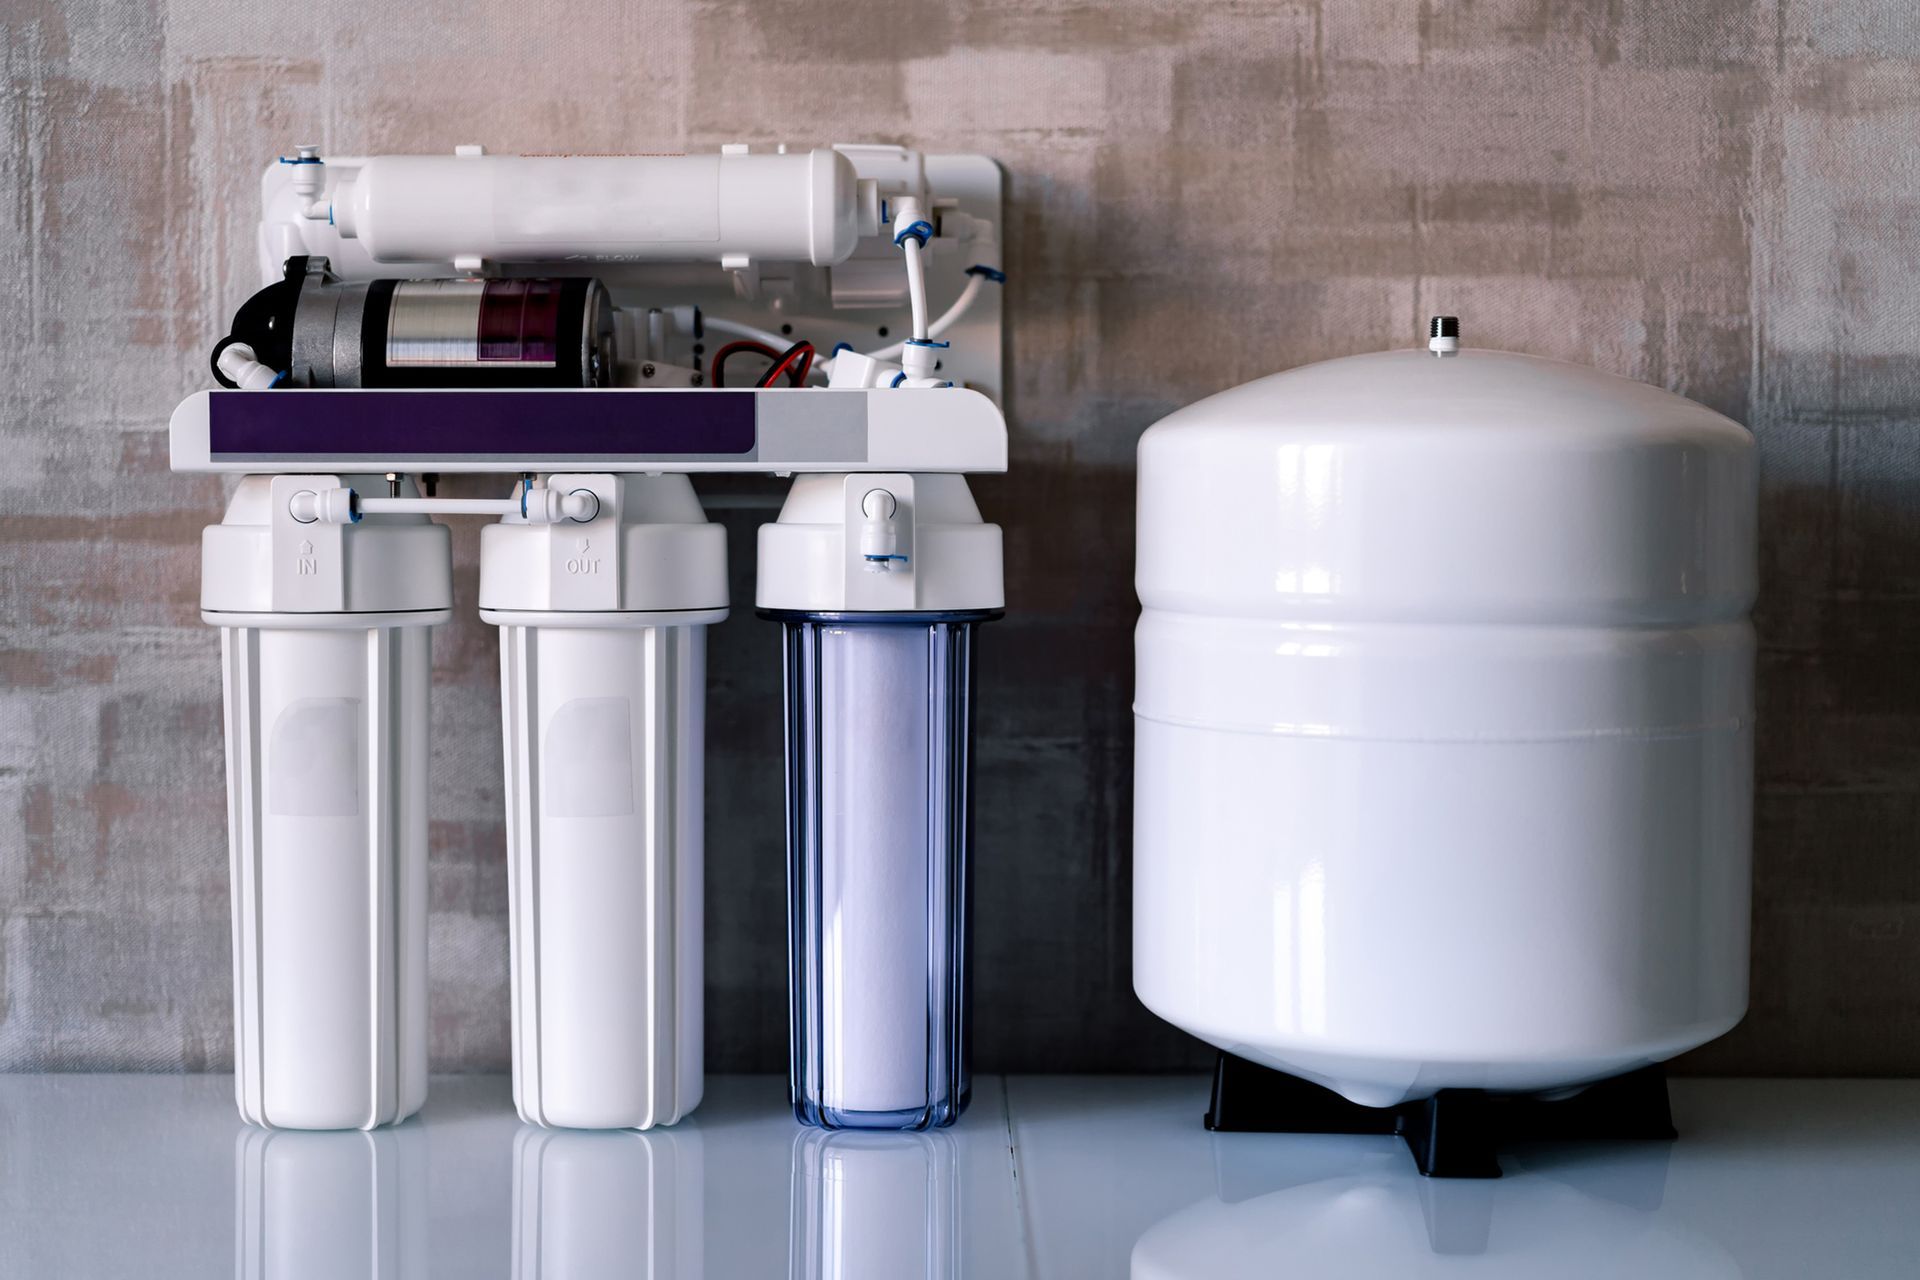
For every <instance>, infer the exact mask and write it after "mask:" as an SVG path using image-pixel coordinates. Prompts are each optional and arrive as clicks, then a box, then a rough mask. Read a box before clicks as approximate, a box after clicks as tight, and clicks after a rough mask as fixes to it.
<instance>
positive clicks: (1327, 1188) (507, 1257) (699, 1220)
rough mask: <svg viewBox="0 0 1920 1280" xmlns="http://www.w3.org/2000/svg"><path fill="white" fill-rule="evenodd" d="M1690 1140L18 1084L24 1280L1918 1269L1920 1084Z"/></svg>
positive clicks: (736, 1091)
mask: <svg viewBox="0 0 1920 1280" xmlns="http://www.w3.org/2000/svg"><path fill="white" fill-rule="evenodd" d="M1673 1098H1674V1118H1675V1122H1676V1123H1677V1125H1678V1126H1679V1128H1680V1131H1681V1138H1680V1141H1679V1142H1677V1143H1673V1144H1667V1143H1657V1142H1656V1143H1614V1144H1606V1145H1600V1144H1590V1145H1582V1146H1578V1147H1573V1146H1563V1147H1557V1148H1531V1149H1527V1148H1516V1149H1512V1150H1509V1151H1508V1152H1506V1153H1505V1154H1504V1155H1503V1164H1504V1165H1505V1167H1506V1170H1507V1176H1506V1177H1505V1178H1502V1179H1500V1180H1498V1181H1494V1182H1484V1183H1470V1182H1434V1181H1427V1180H1423V1179H1421V1178H1420V1177H1419V1176H1418V1175H1417V1174H1415V1173H1414V1171H1413V1166H1412V1164H1411V1162H1410V1161H1409V1159H1408V1157H1407V1154H1406V1151H1405V1149H1404V1147H1402V1145H1401V1144H1400V1143H1399V1141H1398V1140H1397V1139H1392V1138H1348V1137H1297V1136H1281V1135H1264V1134H1262V1135H1252V1134H1239V1135H1222V1136H1215V1135H1212V1134H1209V1133H1207V1132H1206V1131H1205V1130H1204V1129H1202V1128H1201V1125H1200V1115H1201V1112H1202V1111H1203V1110H1204V1109H1205V1107H1206V1102H1207V1085H1206V1082H1205V1081H1204V1080H1203V1079H1200V1078H1197V1077H1185V1078H1150V1079H1142V1078H1127V1077H1108V1078H1088V1077H1067V1076H1037V1077H1013V1078H1011V1079H1008V1080H1002V1079H1000V1078H998V1077H983V1078H981V1079H979V1080H977V1081H976V1084H975V1094H974V1102H973V1106H972V1109H971V1110H969V1112H968V1113H967V1115H966V1116H965V1117H964V1118H963V1119H962V1120H961V1121H960V1123H959V1125H957V1126H956V1127H955V1128H953V1129H950V1130H946V1131H943V1132H938V1133H933V1134H920V1135H912V1134H896V1135H859V1134H838V1135H830V1134H822V1133H817V1132H812V1131H802V1130H801V1129H800V1128H798V1127H797V1126H796V1125H795V1124H794V1123H793V1120H792V1118H791V1116H790V1114H789V1112H788V1110H787V1107H786V1087H785V1081H784V1080H782V1079H778V1078H772V1077H764V1078H762V1077H751V1078H720V1079H713V1080H709V1081H708V1084H707V1099H706V1101H705V1103H703V1104H702V1106H701V1108H700V1109H699V1111H697V1112H696V1113H695V1114H694V1115H693V1117H692V1118H691V1119H690V1120H688V1121H686V1122H684V1123H682V1124H681V1125H679V1126H678V1127H676V1128H674V1129H672V1130H657V1131H655V1132H653V1133H648V1134H634V1133H620V1134H598V1133H579V1132H568V1131H556V1132H547V1131H541V1130H537V1129H530V1128H526V1127H523V1126H522V1125H521V1124H520V1123H519V1122H518V1121H517V1120H516V1119H515V1118H514V1115H513V1109H512V1104H511V1102H510V1100H509V1094H508V1089H507V1083H506V1081H505V1080H504V1079H501V1078H498V1077H472V1076H468V1077H443V1078H437V1079H435V1080H434V1082H433V1088H432V1093H431V1095H430V1097H429V1098H428V1101H427V1107H426V1110H425V1111H424V1112H423V1113H422V1115H421V1116H420V1117H419V1118H418V1119H416V1120H414V1121H412V1122H410V1123H408V1124H406V1125H403V1126H401V1127H400V1128H398V1129H391V1130H385V1131H382V1132H379V1133H375V1134H360V1133H320V1134H313V1133H269V1132H267V1131H264V1130H259V1129H251V1128H249V1127H247V1126H246V1125H244V1124H242V1123H241V1121H240V1120H239V1118H238V1116H237V1114H236V1113H235V1111H234V1108H233V1100H232V1081H231V1079H230V1078H228V1077H225V1076H184V1077H182V1076H0V1276H8V1277H11V1276H33V1277H41V1276H47V1277H95V1276H101V1277H105V1276H121V1275H126V1276H142V1277H154V1278H162V1277H175V1276H193V1277H196V1278H204V1277H208V1276H224V1275H228V1274H232V1275H233V1276H235V1277H273V1278H274V1280H291V1278H293V1277H309V1276H311V1277H320V1276H327V1277H359V1276H367V1277H383V1278H384V1277H391V1276H414V1275H420V1276H459V1277H485V1276H509V1275H511V1276H515V1277H535V1276H540V1277H553V1276H567V1277H575V1276H602V1275H621V1276H636V1277H655V1278H658V1277H668V1276H672V1277H679V1278H681V1280H696V1278H698V1277H728V1278H731V1277H761V1276H789V1277H822V1278H831V1280H855V1278H856V1277H859V1278H865V1277H876V1278H877V1277H890V1278H896V1280H897V1278H900V1277H921V1276H926V1277H942V1278H948V1277H953V1278H958V1277H967V1276H978V1277H994V1278H995V1280H1002V1278H1005V1280H1012V1278H1016V1277H1021V1276H1044V1277H1082V1276H1086V1277H1100V1276H1128V1275H1131V1276H1135V1277H1156V1278H1157V1277H1207V1278H1208V1280H1224V1278H1229V1277H1236V1276H1243V1275H1244V1276H1261V1277H1272V1276H1295V1275H1298V1276H1339V1277H1370V1276H1383V1277H1384V1276H1394V1277H1402V1276H1424V1275H1438V1276H1482V1275H1485V1276H1528V1277H1557V1276H1622V1277H1626V1276H1632V1277H1636V1278H1650V1277H1668V1276H1714V1277H1720V1276H1751V1277H1760V1276H1780V1277H1787V1276H1792V1277H1803V1276H1824V1275H1832V1276H1842V1275H1844V1276H1849V1277H1868V1276H1901V1277H1912V1276H1915V1275H1920V1081H1819V1080H1779V1081H1751V1080H1735V1081H1714V1080H1681V1081H1677V1082H1675V1084H1674V1086H1673Z"/></svg>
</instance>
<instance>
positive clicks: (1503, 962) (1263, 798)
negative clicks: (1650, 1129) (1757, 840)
mask: <svg viewBox="0 0 1920 1280" xmlns="http://www.w3.org/2000/svg"><path fill="white" fill-rule="evenodd" d="M1139 461H1140V493H1139V548H1138V567H1137V587H1138V591H1139V595H1140V600H1141V604H1142V606H1143V610H1142V614H1141V618H1140V624H1139V629H1138V632H1137V637H1136V644H1137V663H1138V666H1137V676H1138V679H1137V688H1136V693H1135V703H1134V710H1135V728H1136V766H1135V825H1134V848H1135V861H1134V989H1135V990H1136V992H1137V993H1138V994H1139V996H1140V998H1141V1000H1143V1001H1144V1002H1145V1003H1146V1005H1147V1007H1148V1008H1150V1009H1152V1010H1153V1011H1154V1012H1156V1013H1158V1014H1159V1015H1160V1016H1162V1017H1164V1018H1166V1019H1167V1020H1168V1021H1170V1022H1172V1023H1174V1024H1175V1025H1177V1026H1180V1027H1182V1028H1184V1029H1186V1030H1188V1031H1190V1032H1192V1033H1193V1034H1194V1035H1197V1036H1199V1037H1201V1038H1202V1039H1204V1040H1206V1041H1208V1042H1210V1043H1212V1044H1214V1045H1217V1046H1219V1047H1220V1048H1222V1049H1225V1050H1227V1051H1229V1052H1231V1053H1234V1054H1237V1055H1239V1056H1241V1057H1243V1058H1246V1059H1249V1060H1251V1061H1254V1062H1257V1063H1261V1064H1263V1065H1266V1066H1270V1067H1274V1068H1278V1069H1280V1070H1283V1071H1287V1072H1290V1073H1292V1074H1294V1075H1296V1076H1300V1077H1303V1078H1305V1079H1309V1080H1313V1081H1316V1082H1318V1083H1320V1084H1324V1085H1327V1086H1329V1087H1331V1088H1333V1089H1335V1090H1337V1091H1339V1092H1340V1093H1342V1094H1344V1095H1345V1096H1346V1097H1348V1098H1349V1099H1351V1100H1353V1101H1355V1102H1358V1103H1362V1104H1364V1105H1369V1106H1386V1105H1391V1104H1394V1103H1398V1102H1401V1101H1404V1100H1407V1099H1409V1098H1419V1097H1424V1096H1428V1095H1431V1094H1432V1093H1434V1092H1436V1091H1438V1090H1440V1089H1443V1088H1484V1089H1493V1090H1513V1091H1531V1090H1544V1089H1550V1088H1555V1087H1559V1086H1566V1085H1573V1084H1578V1083H1582V1082H1586V1081H1592V1080H1596V1079H1600V1078H1603V1077H1606V1076H1609V1075H1613V1074H1616V1073H1619V1072H1622V1071H1625V1070H1628V1069H1631V1068H1634V1067H1638V1066H1642V1065H1645V1064H1648V1063H1653V1062H1658V1061H1661V1060H1663V1059H1666V1058H1669V1057H1671V1056H1673V1055H1674V1054H1677V1053H1680V1052H1681V1051H1683V1050H1686V1049H1690V1048H1692V1047H1694V1046H1696V1045H1699V1044H1702V1043H1704V1042H1705V1041H1708V1040H1711V1039H1713V1038H1714V1037H1715V1036H1718V1035H1720V1034H1722V1033H1723V1032H1725V1031H1727V1030H1728V1029H1729V1028H1730V1027H1732V1026H1733V1025H1734V1024H1735V1023H1736V1022H1737V1021H1738V1020H1739V1019H1740V1017H1741V1015H1742V1014H1743V1012H1744V1011H1745V1008H1746V996H1747V918H1748V896H1749V894H1748V879H1749V861H1750V830H1751V811H1752V799H1753V792H1752V750H1753V729H1752V675H1753V651H1754V641H1753V631H1752V628H1751V626H1750V625H1749V623H1748V620H1747V614H1748V610H1749V608H1750V607H1751V605H1752V602H1753V598H1754V589H1755V489H1756V483H1755V464H1754V450H1753V442H1752V438H1751V437H1750V436H1749V435H1748V433H1747V432H1746V431H1745V430H1744V429H1743V428H1741V427H1740V426H1739V425H1738V424H1736V423H1734V422H1732V421H1730V420H1728V419H1727V418H1725V417H1722V416H1721V415H1719V414H1717V413H1714V412H1712V411H1711V410H1708V409H1706V408H1704V407H1702V406H1700V405H1697V404H1694V403H1692V402H1691V401H1688V400H1685V399H1682V398H1681V397H1679V396H1675V395H1671V394H1668V393H1667V392H1664V391H1660V390H1657V389H1655V388H1653V387H1649V386H1644V385H1641V384H1639V383H1635V382H1630V381H1626V380H1624V379H1621V378H1616V377H1612V376H1609V375H1606V374H1602V373H1599V372H1597V371H1594V370H1592V369H1587V368H1582V367H1578V366H1575V365H1569V364H1562V363H1558V362H1554V361H1548V360H1539V359H1534V358H1531V357H1526V356H1519V355H1509V354H1503V353H1499V352H1492V351H1461V352H1459V353H1458V354H1457V355H1454V354H1451V353H1448V354H1445V355H1440V354H1431V353H1429V352H1427V351H1401V352H1392V353H1386V354H1380V355H1368V356H1357V357H1353V358H1350V359H1345V360H1335V361H1330V362H1328V363H1324V364H1318V365H1312V366H1309V367H1306V368H1302V369H1297V370H1294V371H1292V372H1289V373H1283V374H1279V375H1276V376H1273V377H1269V378H1264V379H1261V380H1259V381H1257V382H1253V383H1250V384H1248V385H1246V386H1243V387H1239V388H1236V389H1234V390H1232V391H1228V392H1225V393H1224V394H1221V395H1217V396H1213V397H1211V398H1210V399H1207V400H1203V401H1201V402H1200V403H1198V404H1195V405H1193V406H1191V407H1189V408H1187V409H1184V410H1182V411H1180V412H1178V413H1175V414H1173V415H1172V416H1171V417H1169V418H1167V419H1166V420H1165V421H1163V422H1161V423H1159V424H1158V425H1156V426H1154V427H1153V428H1152V429H1150V430H1149V431H1148V432H1147V433H1146V434H1145V436H1144V437H1143V438H1142V439H1141V442H1140V458H1139Z"/></svg>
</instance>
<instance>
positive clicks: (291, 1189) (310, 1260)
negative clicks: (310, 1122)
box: [233, 1124, 428, 1280]
mask: <svg viewBox="0 0 1920 1280" xmlns="http://www.w3.org/2000/svg"><path fill="white" fill-rule="evenodd" d="M234 1163H235V1164H236V1166H237V1169H236V1176H235V1178H234V1183H235V1186H236V1187H237V1188H238V1195H239V1204H238V1206H237V1207H236V1208H237V1211H236V1213H235V1214H234V1222H235V1232H236V1236H237V1240H236V1246H235V1255H234V1268H233V1270H234V1275H235V1276H236V1277H239V1278H240V1280H308V1278H309V1277H311V1278H312V1280H321V1278H322V1277H325V1278H326V1280H336V1278H337V1277H340V1276H366V1277H369V1280H400V1278H401V1277H412V1276H421V1275H425V1274H426V1273H427V1259H428V1252H427V1211H426V1210H427V1205H426V1200H427V1150H426V1133H425V1131H424V1130H423V1129H422V1128H421V1127H420V1126H419V1125H417V1124H406V1125H401V1126H399V1127H397V1128H392V1129H378V1130H375V1131H373V1132H371V1133H365V1132H360V1131H357V1130H344V1131H318V1130H314V1131H303V1130H293V1129H253V1128H249V1129H245V1130H243V1131H242V1132H241V1134H240V1137H239V1139H238V1141H237V1142H236V1143H235V1147H234Z"/></svg>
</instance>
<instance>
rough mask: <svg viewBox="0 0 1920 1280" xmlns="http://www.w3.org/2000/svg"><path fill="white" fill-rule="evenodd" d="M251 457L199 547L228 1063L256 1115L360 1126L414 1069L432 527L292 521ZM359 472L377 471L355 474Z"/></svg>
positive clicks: (411, 1098) (311, 485)
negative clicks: (221, 847) (226, 946)
mask: <svg viewBox="0 0 1920 1280" xmlns="http://www.w3.org/2000/svg"><path fill="white" fill-rule="evenodd" d="M341 483H342V482H341V480H340V478H339V477H335V476H274V477H271V478H268V477H264V476H249V477H247V478H246V479H244V480H242V481H241V482H240V486H239V488H238V489H237V490H236V492H235V494H234V497H233V501H232V503H231V504H230V505H229V506H228V508H227V514H226V519H225V521H224V522H223V523H221V524H218V525H215V526H212V527H211V528H209V529H207V531H206V533H205V536H204V538H203V540H202V547H201V573H202V585H201V605H202V617H203V618H205V620H206V621H207V622H209V623H212V624H213V625H215V626H218V627H219V628H220V629H221V630H220V636H221V652H222V655H223V661H224V672H225V680H224V684H225V703H226V737H227V795H228V843H229V848H230V854H231V859H230V861H231V869H232V896H233V925H234V964H233V972H234V1077H235V1092H236V1094H237V1097H238V1100H239V1105H240V1112H241V1114H242V1115H243V1116H244V1117H245V1118H246V1119H247V1120H249V1121H251V1122H252V1123H254V1124H261V1125H269V1126H273V1127H277V1128H293V1129H354V1128H359V1129H369V1128H373V1127H375V1126H377V1125H383V1124H390V1123H393V1122H395V1121H398V1120H402V1119H405V1118H406V1117H407V1116H409V1115H411V1114H413V1112H414V1111H416V1110H418V1109H419V1107H420V1104H421V1103H422V1102H423V1101H424V1100H425V1098H426V1090H427V1046H426V1037H427V1013H426V999H427V979H426V933H427V920H426V915H427V892H426V890H427V808H426V800H427V700H428V690H429V684H430V680H431V662H430V658H429V654H428V628H430V627H431V626H433V625H434V624H436V623H440V622H444V621H446V619H447V617H448V616H449V610H450V607H451V604H452V596H453V590H452V581H451V577H452V573H451V561H450V556H449V550H448V538H447V531H446V529H444V528H442V527H441V526H439V525H435V524H432V523H430V522H429V521H428V520H427V519H426V518H425V517H424V516H406V515H394V516H369V517H367V518H366V519H364V520H361V521H359V522H357V523H353V524H349V525H336V524H326V523H322V522H315V523H312V524H305V525H303V524H300V523H299V522H297V521H295V520H294V519H293V517H292V515H291V513H290V510H289V507H290V505H291V503H292V500H293V497H294V496H295V495H296V494H297V493H300V492H303V491H313V492H322V491H324V490H326V489H329V488H337V487H339V486H340V484H341ZM348 483H350V484H355V485H357V487H358V488H360V489H362V490H364V489H366V488H367V487H368V485H369V484H381V485H383V486H384V481H380V480H377V479H374V478H372V477H360V478H355V477H349V478H348Z"/></svg>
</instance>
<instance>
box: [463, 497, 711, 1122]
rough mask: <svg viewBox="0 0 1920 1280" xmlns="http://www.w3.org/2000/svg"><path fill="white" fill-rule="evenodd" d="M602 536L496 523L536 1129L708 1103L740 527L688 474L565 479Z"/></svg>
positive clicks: (512, 829) (520, 1092)
mask: <svg viewBox="0 0 1920 1280" xmlns="http://www.w3.org/2000/svg"><path fill="white" fill-rule="evenodd" d="M548 484H549V487H551V488H553V489H556V490H559V491H562V492H566V493H573V492H579V491H585V492H590V493H592V494H594V495H595V498H596V509H597V512H598V514H597V515H595V516H594V517H593V518H592V519H590V520H587V521H581V522H575V521H563V522H561V523H558V524H542V523H529V522H528V521H526V520H523V519H521V518H519V517H512V518H509V519H508V520H504V521H502V522H501V523H499V524H497V525H493V526H490V527H489V528H488V529H487V530H486V531H485V532H484V534H483V535H482V542H481V548H480V616H481V617H482V618H483V619H484V620H486V621H487V622H490V623H494V624H495V625H497V626H499V627H500V675H501V685H500V690H501V706H502V711H503V720H504V729H505V742H506V764H507V780H506V793H507V851H508V859H509V863H510V870H509V875H510V880H509V886H510V894H509V902H510V908H509V909H510V913H511V926H512V927H511V935H512V952H513V955H512V991H513V1095H514V1104H515V1106H516V1107H518V1108H519V1111H520V1115H521V1118H522V1119H524V1120H527V1121H529V1122H530V1123H533V1124H540V1125H550V1126H562V1127H567V1128H582V1129H612V1128H633V1129H647V1128H651V1127H653V1126H654V1125H661V1124H672V1123H674V1122H675V1121H677V1120H679V1119H680V1117H682V1116H684V1115H686V1114H687V1113H688V1112H689V1111H691V1110H693V1108H694V1107H695V1105H697V1104H698V1103H699V1101H700V1094H701V1035H702V1029H701V1010H702V1001H701V983H702V967H701V945H702V937H703V931H702V922H701V912H702V901H703V899H702V840H703V822H702V818H703V811H702V802H701V792H702V785H703V776H704V775H703V772H702V755H703V750H704V742H705V695H706V627H707V625H708V624H710V623H713V622H718V621H719V620H720V619H722V618H724V617H725V616H726V604H727V584H726V532H725V530H723V529H722V528H720V526H718V525H713V524H709V523H707V521H706V516H705V514H704V513H703V512H702V511H701V509H700V503H699V501H698V500H697V499H696V498H695V497H694V493H693V486H692V485H691V484H690V483H689V482H688V481H687V478H686V477H685V476H678V475H675V476H613V475H576V476H554V477H551V478H550V479H549V481H548Z"/></svg>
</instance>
